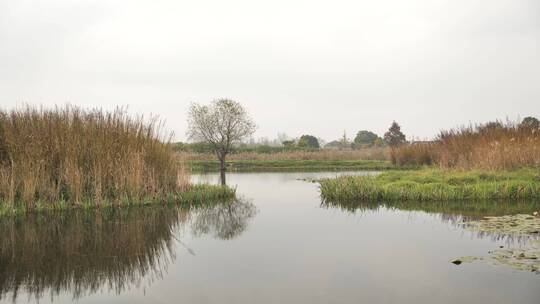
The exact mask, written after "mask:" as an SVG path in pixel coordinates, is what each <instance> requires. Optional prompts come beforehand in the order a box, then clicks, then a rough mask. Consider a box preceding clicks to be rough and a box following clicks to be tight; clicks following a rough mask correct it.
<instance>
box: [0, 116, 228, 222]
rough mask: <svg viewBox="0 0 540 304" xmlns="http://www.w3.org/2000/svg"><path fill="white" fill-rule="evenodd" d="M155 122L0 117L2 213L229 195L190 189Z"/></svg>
mask: <svg viewBox="0 0 540 304" xmlns="http://www.w3.org/2000/svg"><path fill="white" fill-rule="evenodd" d="M167 142H168V137H167V136H165V135H164V134H163V132H162V125H161V124H160V123H159V121H157V120H156V119H151V120H148V121H145V120H144V119H143V117H130V116H129V115H127V114H126V112H125V111H123V110H121V109H117V110H116V111H114V112H110V113H109V112H105V111H103V110H99V109H96V110H84V109H81V108H78V107H73V106H66V107H61V108H54V109H37V108H33V107H26V108H22V109H17V110H12V111H10V112H6V111H0V207H1V208H0V209H2V210H4V212H6V210H31V209H56V208H69V207H76V206H86V207H97V206H107V205H125V204H148V203H157V202H194V201H200V200H207V199H223V198H228V197H230V196H232V195H234V191H233V190H231V189H223V188H221V187H214V186H208V185H206V186H192V185H191V184H190V183H189V174H188V172H187V171H186V170H185V169H184V168H183V165H182V164H181V163H179V162H178V160H177V157H176V155H175V153H174V152H173V151H172V149H171V148H170V145H169V144H167Z"/></svg>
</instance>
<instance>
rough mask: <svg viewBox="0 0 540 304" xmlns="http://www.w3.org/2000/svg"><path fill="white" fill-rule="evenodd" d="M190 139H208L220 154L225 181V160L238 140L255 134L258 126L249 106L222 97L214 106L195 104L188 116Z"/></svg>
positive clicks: (218, 155) (213, 148)
mask: <svg viewBox="0 0 540 304" xmlns="http://www.w3.org/2000/svg"><path fill="white" fill-rule="evenodd" d="M188 124H189V127H188V132H187V134H188V136H189V139H190V140H193V141H198V142H205V143H207V144H209V145H210V147H212V150H213V151H214V153H215V154H216V156H217V158H218V160H219V163H220V171H221V183H222V184H225V170H226V166H225V164H226V163H225V159H226V157H227V154H229V153H230V152H231V149H232V147H233V144H234V143H237V142H239V141H241V140H242V139H244V138H246V137H249V136H251V135H252V134H253V133H254V132H255V130H256V128H257V127H256V126H255V123H254V122H253V119H251V117H250V116H249V114H248V113H247V111H246V109H244V107H242V105H241V104H240V103H238V102H236V101H234V100H230V99H218V100H214V101H213V102H212V103H211V104H210V105H200V104H196V103H194V104H192V105H191V107H190V109H189V117H188Z"/></svg>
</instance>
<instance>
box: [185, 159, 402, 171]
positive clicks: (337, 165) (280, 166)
mask: <svg viewBox="0 0 540 304" xmlns="http://www.w3.org/2000/svg"><path fill="white" fill-rule="evenodd" d="M186 166H189V168H191V170H193V172H217V171H219V169H220V164H219V162H218V161H189V162H186ZM394 168H395V166H393V165H392V164H391V163H390V162H388V161H378V160H286V159H285V160H267V161H261V160H231V161H228V162H227V171H232V172H295V171H296V172H317V171H319V172H320V171H361V170H370V171H373V170H376V171H378V170H390V169H394Z"/></svg>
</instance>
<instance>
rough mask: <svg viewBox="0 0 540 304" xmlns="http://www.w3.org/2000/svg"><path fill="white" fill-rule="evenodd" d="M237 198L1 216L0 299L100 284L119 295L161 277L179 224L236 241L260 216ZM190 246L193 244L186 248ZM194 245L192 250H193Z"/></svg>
mask: <svg viewBox="0 0 540 304" xmlns="http://www.w3.org/2000/svg"><path fill="white" fill-rule="evenodd" d="M255 213H256V208H255V206H254V205H253V204H251V203H249V202H245V201H239V202H235V203H230V204H218V205H215V206H211V207H206V208H197V209H191V210H186V209H179V208H176V207H163V206H160V207H148V208H128V209H121V210H119V209H109V210H92V211H83V210H77V211H65V212H61V213H39V214H28V215H25V216H20V217H14V218H4V219H1V220H0V300H2V299H4V298H11V299H12V300H13V301H15V300H16V299H17V297H18V294H19V293H20V292H24V293H26V294H29V295H33V296H34V297H35V298H36V299H39V298H41V297H43V296H44V295H45V294H46V293H47V292H50V293H51V297H53V296H54V295H59V294H62V293H68V294H72V296H73V297H74V298H79V297H81V296H84V295H87V294H92V293H96V292H99V291H101V290H102V289H108V290H114V291H116V293H120V292H122V291H124V290H126V289H128V288H130V287H132V286H140V285H141V283H143V280H144V281H148V282H151V281H152V280H154V279H156V278H160V277H161V276H162V274H163V273H164V272H165V271H166V270H167V266H168V265H169V264H170V263H171V262H172V261H173V260H174V259H175V251H174V248H175V246H174V244H173V242H180V243H181V245H182V246H185V245H184V244H183V243H182V241H181V240H180V239H181V236H180V237H178V236H175V234H178V231H180V230H186V229H181V228H188V229H190V230H192V231H193V233H194V234H195V235H197V236H201V235H204V234H211V235H212V236H213V237H215V238H220V239H232V238H234V237H236V236H238V235H240V234H241V233H242V231H244V229H246V227H247V225H248V222H249V220H250V219H251V218H252V217H253V216H254V215H255ZM186 248H187V247H186ZM187 249H188V250H190V249H189V248H187Z"/></svg>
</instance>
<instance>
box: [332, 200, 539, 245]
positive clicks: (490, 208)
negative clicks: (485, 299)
mask: <svg viewBox="0 0 540 304" xmlns="http://www.w3.org/2000/svg"><path fill="white" fill-rule="evenodd" d="M321 207H322V208H328V209H333V208H337V209H340V210H343V211H346V212H349V213H355V214H356V213H363V212H369V211H377V210H379V209H380V208H387V209H395V210H402V211H421V212H426V213H429V214H433V215H435V216H437V217H438V218H439V219H440V220H441V221H443V222H447V223H451V224H453V225H456V226H459V227H466V226H467V222H470V221H473V220H480V219H483V218H484V217H486V216H502V215H512V214H532V213H533V212H535V211H536V210H538V209H539V208H540V204H539V203H535V202H531V201H453V202H452V201H447V202H422V201H419V202H414V201H403V202H398V201H396V202H389V203H377V202H340V203H336V202H330V201H323V202H322V203H321ZM475 235H476V236H477V237H479V238H490V239H492V240H505V241H507V242H509V243H523V242H525V241H527V240H528V239H529V238H530V237H524V236H513V235H507V234H499V233H491V232H481V231H478V232H475Z"/></svg>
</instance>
